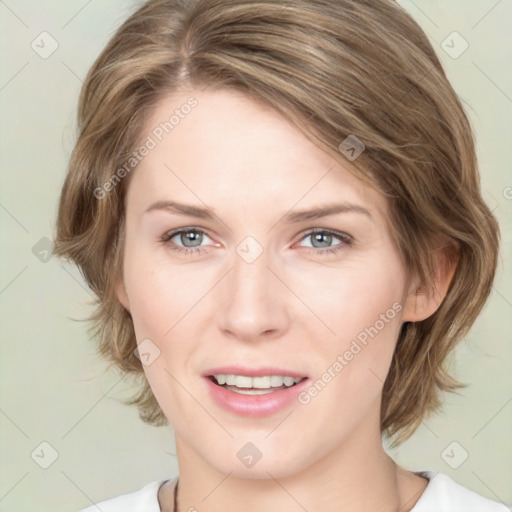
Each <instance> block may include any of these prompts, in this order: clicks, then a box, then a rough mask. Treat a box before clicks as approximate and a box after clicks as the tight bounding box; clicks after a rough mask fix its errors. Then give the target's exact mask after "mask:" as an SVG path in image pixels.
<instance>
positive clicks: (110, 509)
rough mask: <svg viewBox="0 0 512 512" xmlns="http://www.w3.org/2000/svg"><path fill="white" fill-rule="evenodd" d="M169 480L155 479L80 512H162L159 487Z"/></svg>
mask: <svg viewBox="0 0 512 512" xmlns="http://www.w3.org/2000/svg"><path fill="white" fill-rule="evenodd" d="M167 481H168V480H155V481H153V482H150V483H149V484H147V485H145V486H144V487H142V488H141V489H139V490H138V491H135V492H131V493H128V494H121V495H120V496H116V497H115V498H110V499H108V500H105V501H100V502H99V503H95V504H94V505H91V506H89V507H87V508H83V509H80V510H79V511H78V512H98V510H101V511H102V512H160V505H159V503H158V489H160V487H161V486H162V485H163V484H164V483H165V482H167Z"/></svg>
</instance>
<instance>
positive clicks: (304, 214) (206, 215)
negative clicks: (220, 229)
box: [145, 201, 372, 224]
mask: <svg viewBox="0 0 512 512" xmlns="http://www.w3.org/2000/svg"><path fill="white" fill-rule="evenodd" d="M155 210H166V211H169V212H170V213H177V214H183V215H189V216H191V217H197V218H199V219H208V220H214V219H215V218H216V217H217V215H215V213H214V212H213V210H211V209H210V208H202V207H199V206H193V205H190V204H184V203H179V202H177V201H157V202H156V203H153V204H152V205H151V206H149V207H148V208H147V210H146V211H145V213H147V212H151V211H155ZM338 213H361V214H363V215H366V216H367V217H369V218H370V219H371V218H372V214H371V213H370V212H369V211H368V210H367V209H366V208H363V207H362V206H360V205H357V204H353V203H348V202H342V203H329V204H326V205H322V206H318V207H316V208H310V209H304V210H293V211H291V212H289V213H285V214H284V215H283V216H282V217H281V220H282V221H283V222H285V223H286V224H291V223H298V222H303V221H305V220H311V219H320V218H321V217H327V216H329V215H336V214H338Z"/></svg>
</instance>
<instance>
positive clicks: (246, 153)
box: [127, 89, 386, 215]
mask: <svg viewBox="0 0 512 512" xmlns="http://www.w3.org/2000/svg"><path fill="white" fill-rule="evenodd" d="M191 98H193V101H191ZM187 105H189V106H190V105H194V107H192V108H190V107H187ZM140 140H141V141H149V140H151V141H152V142H151V144H150V145H151V146H152V147H151V149H150V150H149V151H148V152H147V155H146V156H145V157H144V158H143V159H142V160H141V162H140V163H139V164H138V165H137V168H136V170H135V172H134V176H132V178H133V179H132V182H131V184H130V187H129V189H128V197H127V204H128V207H130V205H131V208H132V209H134V208H135V209H137V210H139V211H140V210H142V209H143V208H145V207H146V208H147V206H149V203H150V202H155V201H157V200H162V201H163V200H173V199H174V200H180V201H187V202H189V203H193V204H198V205H199V204H201V203H203V204H202V206H204V204H205V203H206V204H208V205H212V206H213V207H214V208H217V207H219V208H222V207H223V206H228V205H229V206H232V207H233V208H235V207H236V208H237V211H239V212H242V211H244V210H247V211H248V212H249V213H250V209H251V208H254V211H255V212H256V211H258V212H259V213H261V212H262V211H273V210H274V209H275V210H276V211H277V210H279V211H282V210H286V209H290V208H293V207H294V205H297V207H298V208H301V209H302V208H305V207H307V206H310V205H317V204H319V203H331V202H333V201H335V200H340V201H341V200H343V201H346V202H351V203H356V204H360V205H361V206H364V207H366V208H368V209H372V210H373V211H375V212H376V213H378V214H380V215H385V212H386V203H385V200H384V197H383V196H382V195H381V194H380V193H378V192H377V191H376V190H375V189H373V188H372V187H370V186H368V185H367V184H365V183H363V182H362V181H361V180H360V179H358V178H357V177H355V176H354V175H353V174H352V173H351V172H349V170H348V169H347V165H344V162H343V157H342V156H341V155H340V158H339V159H334V158H333V157H332V156H331V155H329V154H327V153H326V152H325V151H323V150H322V149H320V148H319V147H317V146H316V145H314V144H313V143H312V142H311V141H310V140H309V139H308V138H307V137H306V136H305V135H304V134H303V133H302V132H301V131H300V130H299V129H298V128H297V127H296V126H294V125H293V124H292V123H291V122H290V121H288V120H287V119H285V118H284V117H283V116H282V115H280V114H279V113H277V112H276V111H274V110H272V109H271V108H270V107H268V106H266V105H262V104H261V103H257V102H255V101H254V100H252V99H251V98H249V97H247V96H245V95H243V94H241V93H238V92H234V91H228V90H219V91H199V90H193V89H191V90H186V91H180V92H177V93H174V94H172V95H169V96H167V97H165V98H164V99H163V100H161V101H160V103H159V104H158V105H157V106H156V108H155V109H154V110H153V112H152V114H151V116H150V117H149V119H148V121H147V123H146V125H145V127H144V129H143V130H142V134H141V137H140Z"/></svg>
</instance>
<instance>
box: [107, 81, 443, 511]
mask: <svg viewBox="0 0 512 512" xmlns="http://www.w3.org/2000/svg"><path fill="white" fill-rule="evenodd" d="M190 96H193V97H195V98H196V99H197V101H198V105H197V107H196V108H195V109H193V110H192V112H191V113H190V114H189V115H187V116H186V117H185V118H184V119H182V120H180V123H179V124H178V125H177V126H176V127H175V128H174V129H173V131H172V132H171V133H169V134H168V135H166V136H165V137H164V138H163V140H162V141H161V142H160V143H159V144H158V145H157V146H156V147H155V148H154V149H152V150H151V151H150V152H149V154H148V155H147V156H146V157H145V158H144V159H143V160H142V161H141V163H140V164H139V166H138V167H137V169H136V170H135V171H134V174H133V176H132V180H131V182H130V185H129V187H128V192H127V197H126V237H125V241H124V244H125V245H124V250H125V258H124V265H123V276H122V278H121V279H120V280H119V282H118V285H117V296H118V298H119V300H120V301H121V303H122V304H123V306H124V307H125V308H126V309H127V310H128V311H129V312H130V314H131V316H132V319H133V323H134V327H135V332H136V336H137V342H138V343H140V342H141V341H142V340H144V339H148V338H149V339H150V340H151V342H152V343H153V344H154V345H156V347H158V349H159V350H160V355H159V357H157V358H156V359H155V360H154V361H153V362H152V363H151V364H150V365H148V366H144V371H145V374H146V377H147V379H148V381H149V383H150V385H151V388H152V390H153V392H154V394H155V397H156V399H157V400H158V402H159V404H160V406H161V407H162V410H163V411H164V413H165V415H166V416H167V418H168V419H169V422H170V423H171V424H172V426H173V428H174V431H175V438H176V448H177V457H178V464H179V470H180V471H179V493H178V506H179V510H180V511H185V510H189V508H190V507H194V508H195V509H197V510H200V511H201V512H212V511H226V510H245V511H248V512H258V511H268V510H282V511H289V512H294V511H302V510H304V509H306V510H322V511H325V512H329V511H335V510H336V511H339V510H347V511H352V512H359V511H365V512H366V511H368V510H379V511H390V512H391V511H396V510H400V511H407V510H410V509H411V508H412V507H413V505H414V504H415V503H416V501H417V500H418V498H419V497H420V495H421V493H422V492H423V491H424V489H425V487H426V485H427V483H428V482H427V480H426V479H424V478H422V477H419V476H417V475H415V474H413V473H411V472H408V471H406V470H404V469H402V468H399V467H398V466H397V465H396V464H395V463H394V462H393V461H392V459H390V458H389V456H388V455H387V454H386V453H385V451H384V449H383V447H382V441H381V433H380V426H379V411H380V402H381V394H382V387H383V383H384V380H385V377H386V374H387V372H388V370H389V366H390V363H391V359H392V355H393V351H394V347H395V344H396V340H397V336H398V332H399V329H400V326H401V324H402V323H403V322H405V321H418V320H422V319H424V318H426V317H428V316H430V315H431V314H432V313H433V312H434V311H435V310H436V308H437V307H438V304H439V303H440V302H441V300H442V298H443V297H444V294H445V293H446V288H447V286H448V283H449V279H450V277H451V274H452V273H453V269H447V268H446V265H445V262H444V261H443V260H440V261H439V264H438V268H439V275H437V276H436V283H437V286H438V288H437V290H436V294H435V295H434V296H428V295H426V294H425V292H424V288H422V287H421V286H419V283H416V282H411V283H409V282H408V280H407V278H406V271H405V269H404V267H403V265H402V262H401V259H400V257H399V255H398V252H397V250H396V248H395V246H394V244H393V241H392V238H391V232H390V228H389V223H388V213H387V212H388V206H387V203H386V200H385V198H384V196H382V195H381V194H380V193H379V192H377V191H376V190H374V189H373V188H371V187H369V186H368V185H365V184H363V183H362V182H361V181H360V180H359V179H357V178H356V177H354V176H353V175H352V174H351V173H350V172H349V171H348V170H347V169H346V168H345V167H344V165H343V157H342V156H341V155H340V158H339V159H337V160H334V159H333V157H332V156H330V155H328V154H327V153H326V152H324V151H323V150H321V149H319V148H318V147H317V146H315V145H314V144H313V143H312V142H310V141H309V140H308V139H307V138H306V137H305V136H304V135H303V134H302V133H301V132H300V131H299V130H298V129H297V128H296V127H294V126H293V125H292V124H290V123H289V122H288V121H287V120H285V119H284V118H283V117H281V116H280V115H279V114H278V113H276V112H275V111H273V110H271V109H269V108H268V107H264V106H262V105H261V104H258V103H255V102H254V101H253V100H251V99H249V98H247V97H245V96H243V95H241V94H240V93H236V92H232V91H227V90H221V91H216V92H213V91H206V90H204V91H199V90H194V89H189V90H183V91H181V92H176V93H174V94H173V95H171V96H168V97H167V98H165V99H164V100H162V101H161V103H160V104H159V105H158V106H157V108H156V109H155V111H154V112H153V115H152V116H151V119H149V122H148V124H147V125H146V127H145V129H144V131H143V138H145V137H146V136H147V135H148V134H151V131H152V130H153V129H154V128H155V127H156V126H158V125H159V123H160V122H162V121H164V120H165V119H168V118H169V112H172V111H174V110H175V109H176V108H179V107H180V105H183V104H184V103H186V101H187V99H188V98H189V97H190ZM159 200H164V201H165V200H167V201H170V200H172V201H179V202H181V203H187V204H192V205H195V206H199V207H205V206H207V207H208V208H210V209H212V210H213V211H214V212H215V215H216V216H215V217H214V219H211V220H209V219H201V218H197V217H192V216H188V215H184V214H181V213H180V214H177V213H172V212H171V211H164V210H154V211H151V212H145V211H146V210H147V208H148V207H149V206H150V205H152V204H153V203H154V202H156V201H159ZM342 201H345V202H350V203H353V204H356V205H359V206H361V207H363V208H366V209H367V210H368V212H369V213H370V215H366V214H362V213H358V212H345V213H340V214H336V215H331V216H328V217H324V218H319V219H313V220H305V221H302V222H300V223H298V224H287V223H285V222H284V221H282V220H281V219H282V217H283V215H284V214H285V213H288V212H289V211H290V210H291V211H296V210H297V209H309V208H313V207H316V206H319V205H323V204H325V203H331V202H335V203H338V202H342ZM191 227H195V228H200V229H201V230H203V232H204V234H203V238H202V240H201V238H200V234H199V237H198V238H199V240H198V241H196V242H193V241H190V240H188V239H187V238H186V237H185V236H183V237H180V236H179V235H177V236H176V235H174V236H173V237H172V238H171V240H168V241H167V242H164V241H163V238H164V237H165V235H166V234H168V233H170V232H172V231H173V230H176V229H178V228H191ZM313 228H324V229H329V230H333V231H337V232H340V233H345V234H348V235H349V236H350V237H351V239H352V240H353V243H352V244H347V243H345V242H344V241H343V240H342V239H339V238H337V237H336V236H333V238H332V239H330V241H329V240H328V241H327V242H325V240H324V242H323V245H322V242H321V241H320V244H319V243H318V242H317V243H316V245H314V244H315V240H314V237H312V236H308V234H307V232H308V230H311V229H313ZM193 233H196V236H197V235H198V233H197V232H193ZM249 235H250V236H252V237H253V238H254V239H255V240H257V242H258V243H259V244H260V246H261V248H262V250H263V252H262V254H261V255H260V256H259V257H258V258H257V259H256V260H255V261H254V262H252V263H248V262H247V261H245V260H244V259H243V258H242V257H240V256H239V255H238V254H237V252H236V249H237V246H238V245H239V244H240V243H241V242H242V241H243V240H244V239H245V238H246V237H247V236H249ZM327 235H328V234H327ZM185 244H187V245H188V246H189V247H192V248H194V247H195V248H196V250H197V248H199V250H202V252H201V253H199V254H197V253H194V254H181V253H177V252H173V251H172V249H171V247H176V246H179V247H182V248H183V247H184V246H185ZM326 247H327V248H336V247H339V248H341V249H340V250H339V251H338V252H336V253H334V254H326V255H323V256H322V254H321V253H322V251H325V248H326ZM394 303H398V304H400V306H401V311H399V312H398V313H397V314H396V316H394V318H393V319H392V320H389V321H388V322H387V323H385V326H384V328H382V329H381V330H380V331H379V333H378V335H377V336H375V337H374V338H373V339H370V341H369V342H368V344H367V345H366V346H365V347H364V349H363V350H361V351H360V352H359V353H358V354H357V356H355V357H354V358H353V359H352V360H351V361H350V362H349V363H348V364H347V365H346V366H345V367H344V368H343V370H342V371H341V372H340V373H338V374H336V376H335V377H334V378H333V379H332V380H331V381H330V382H329V383H328V385H327V386H325V388H324V389H323V390H322V391H321V392H320V393H318V395H317V396H315V397H314V399H312V400H311V401H310V403H308V404H306V405H303V404H300V403H298V402H294V403H293V404H292V405H291V406H289V407H287V408H286V409H284V410H282V411H279V412H278V413H275V414H272V415H269V416H267V417H263V418H247V417H242V416H238V415H235V414H233V413H230V412H228V411H226V410H224V409H223V408H221V407H219V406H218V405H217V404H216V403H214V402H213V401H212V399H211V398H210V396H209V395H208V393H207V390H206V386H205V382H204V379H203V378H202V377H201V375H202V374H203V372H204V371H206V370H207V369H209V368H212V367H215V366H220V365H226V364H243V365H247V366H251V367H258V366H264V365H267V366H278V367H283V368H287V369H291V370H295V371H297V372H299V373H300V374H304V375H307V376H309V377H311V378H312V379H313V380H316V379H319V378H320V377H321V376H322V374H323V373H324V372H325V371H326V369H327V368H329V367H330V366H332V364H333V362H334V361H336V358H337V356H338V355H339V354H343V353H344V352H345V351H346V350H347V349H348V348H349V347H350V343H351V342H352V340H354V339H355V338H356V336H357V335H358V334H359V333H360V332H361V331H363V330H364V329H365V327H368V326H372V325H374V324H375V322H376V321H377V320H378V319H379V315H381V314H383V313H385V312H386V311H387V310H388V309H390V308H392V305H393V304H394ZM248 442H251V443H253V444H254V445H256V446H257V447H258V449H259V450H260V452H261V453H262V458H261V459H260V460H259V461H258V462H257V464H255V465H254V466H253V467H251V468H247V467H245V466H244V465H243V464H242V463H241V462H240V460H239V459H238V457H237V455H236V454H237V452H238V451H239V450H240V448H241V447H242V446H244V445H245V444H246V443H248ZM369 489H371V492H369ZM172 491H173V489H172V487H171V486H170V484H166V485H164V486H163V487H162V488H161V489H160V492H159V501H160V504H161V508H162V510H164V511H165V510H172V501H173V492H172ZM203 500H204V501H203Z"/></svg>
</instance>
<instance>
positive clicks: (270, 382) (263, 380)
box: [213, 374, 302, 389]
mask: <svg viewBox="0 0 512 512" xmlns="http://www.w3.org/2000/svg"><path fill="white" fill-rule="evenodd" d="M213 377H214V378H215V380H216V381H217V383H218V384H220V385H223V384H227V385H228V386H236V387H237V388H253V389H269V388H280V387H281V386H286V387H290V386H293V385H294V384H297V383H298V382H300V381H301V380H302V377H298V378H296V379H294V378H293V377H281V376H280V375H268V376H264V377H247V376H245V375H226V374H219V375H214V376H213Z"/></svg>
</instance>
